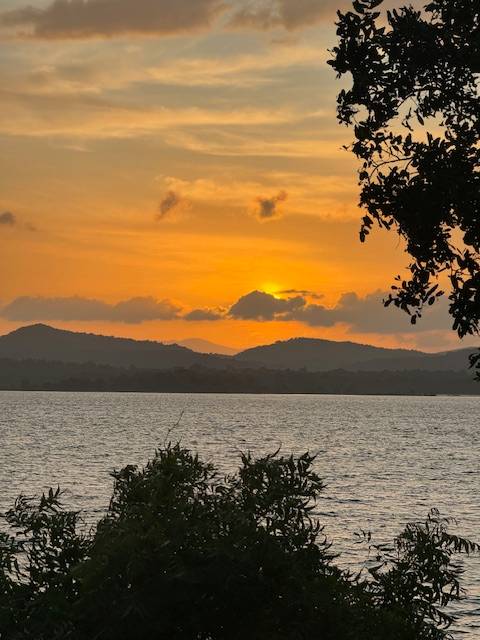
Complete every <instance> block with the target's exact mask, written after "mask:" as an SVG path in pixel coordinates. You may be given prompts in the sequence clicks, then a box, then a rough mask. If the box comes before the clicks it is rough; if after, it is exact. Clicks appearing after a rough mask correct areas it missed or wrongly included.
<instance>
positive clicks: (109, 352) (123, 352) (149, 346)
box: [0, 324, 227, 369]
mask: <svg viewBox="0 0 480 640" xmlns="http://www.w3.org/2000/svg"><path fill="white" fill-rule="evenodd" d="M0 358H11V359H14V360H25V359H32V360H50V361H60V362H77V363H85V362H93V363H96V364H103V365H110V366H114V367H137V368H139V369H171V368H174V367H191V366H193V365H204V366H206V367H211V368H224V367H225V366H227V363H226V362H225V358H224V357H223V356H219V355H206V354H201V353H196V352H194V351H192V350H191V349H187V348H186V347H181V346H178V345H167V344H162V343H161V342H152V341H148V340H141V341H140V340H130V339H126V338H113V337H107V336H99V335H94V334H90V333H75V332H73V331H64V330H61V329H54V328H53V327H49V326H47V325H44V324H35V325H30V326H28V327H22V328H21V329H17V330H16V331H13V332H12V333H9V334H8V335H5V336H0Z"/></svg>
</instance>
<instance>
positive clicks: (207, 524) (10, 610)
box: [0, 445, 478, 640]
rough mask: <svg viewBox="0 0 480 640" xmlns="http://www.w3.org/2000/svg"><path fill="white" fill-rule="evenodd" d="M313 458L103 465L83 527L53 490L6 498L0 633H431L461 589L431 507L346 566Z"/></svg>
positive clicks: (179, 638) (18, 638)
mask: <svg viewBox="0 0 480 640" xmlns="http://www.w3.org/2000/svg"><path fill="white" fill-rule="evenodd" d="M313 462H314V458H313V457H312V456H310V455H309V454H305V455H303V456H301V457H298V458H294V457H281V456H279V455H278V454H274V455H271V456H267V457H265V458H261V459H254V458H252V457H251V456H250V455H244V456H242V459H241V467H240V469H239V471H238V473H237V474H236V475H232V476H228V477H226V478H225V477H222V476H220V475H219V474H218V473H217V471H216V470H215V468H214V467H213V466H212V465H210V464H205V463H203V462H202V461H201V460H199V458H198V457H197V456H195V455H193V454H192V453H191V452H189V451H188V450H186V449H184V448H182V447H180V446H179V445H169V446H166V447H165V448H163V449H161V450H159V451H157V452H156V454H155V456H154V458H153V459H152V460H151V461H150V462H149V463H148V464H147V465H146V467H145V468H143V469H138V468H137V467H132V466H128V467H125V468H124V469H122V470H121V471H118V472H115V473H114V474H113V475H114V479H115V485H114V491H113V496H112V499H111V502H110V506H109V509H108V511H107V513H106V515H105V516H104V517H103V518H102V520H101V521H100V522H99V523H98V525H97V527H96V529H95V530H92V531H91V532H90V533H89V534H88V535H82V534H80V533H79V530H80V529H81V526H80V521H79V518H80V516H79V514H78V513H75V512H69V511H65V510H64V509H63V508H62V506H61V504H60V497H61V495H60V492H59V491H58V490H57V491H52V490H51V491H50V492H49V493H48V494H47V495H44V496H42V498H41V500H40V501H39V502H38V503H37V502H35V501H33V500H29V499H26V498H24V497H20V498H19V499H18V500H17V501H16V503H15V506H14V508H13V509H12V510H11V511H9V512H8V513H7V514H6V519H7V522H8V524H9V525H10V527H11V532H10V534H7V533H4V534H1V537H0V597H1V600H0V638H1V639H2V640H26V639H35V640H55V639H59V638H62V639H72V640H94V639H98V640H100V639H101V640H121V639H125V640H127V639H129V640H130V639H131V640H134V639H135V640H137V639H138V640H147V639H148V640H153V639H155V640H156V639H158V640H237V639H238V640H240V639H242V640H283V639H289V640H294V639H297V638H298V639H303V638H304V639H311V638H319V639H322V640H323V639H324V640H330V639H331V640H349V639H352V640H363V639H365V640H367V639H368V640H387V639H388V640H396V639H398V640H410V639H411V640H414V639H415V640H417V639H418V640H424V639H425V640H427V639H428V640H440V639H442V638H446V637H448V632H447V629H448V626H449V624H450V622H451V619H450V618H449V617H448V616H447V615H446V614H445V613H444V612H443V610H444V607H445V606H446V605H448V604H449V602H451V601H452V600H456V599H458V598H460V596H461V591H460V586H459V582H458V580H459V576H460V573H461V570H460V569H459V568H458V566H457V565H456V564H455V563H453V562H452V555H453V554H454V553H456V552H466V553H471V552H473V551H476V550H477V549H478V548H477V547H476V545H474V544H473V543H470V542H468V541H466V540H463V539H461V538H458V537H455V536H452V535H450V534H449V533H448V530H447V524H448V523H447V522H445V521H443V520H441V519H440V517H439V516H438V514H436V513H431V514H430V515H429V517H428V519H427V521H426V522H425V523H424V524H411V525H408V526H407V528H406V529H405V531H404V532H403V533H402V534H401V535H400V536H399V537H398V538H397V539H396V541H395V544H394V545H393V546H392V547H391V548H390V549H385V548H378V547H376V548H374V553H375V555H376V558H377V560H378V562H377V563H376V565H375V567H373V568H370V570H369V571H368V572H365V573H362V574H360V575H357V576H354V575H351V574H348V573H346V572H345V571H341V570H340V569H339V568H337V567H336V566H335V557H334V555H333V554H332V552H331V547H330V545H329V543H328V542H327V540H326V538H325V535H324V531H323V528H322V527H321V525H320V524H319V522H318V520H317V519H316V517H315V516H314V510H315V505H316V502H317V500H318V498H319V495H320V493H321V491H322V489H323V484H322V481H321V480H320V478H319V477H318V475H317V474H316V473H315V472H314V471H313V468H312V465H313Z"/></svg>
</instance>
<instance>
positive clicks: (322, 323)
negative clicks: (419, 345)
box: [288, 291, 451, 335]
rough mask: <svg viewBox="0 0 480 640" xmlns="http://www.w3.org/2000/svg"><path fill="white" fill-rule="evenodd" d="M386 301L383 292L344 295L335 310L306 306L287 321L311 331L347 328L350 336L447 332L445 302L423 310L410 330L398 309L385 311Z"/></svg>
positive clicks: (406, 318)
mask: <svg viewBox="0 0 480 640" xmlns="http://www.w3.org/2000/svg"><path fill="white" fill-rule="evenodd" d="M386 297H387V294H386V293H384V292H382V291H375V292H374V293H370V294H368V295H366V296H365V297H363V298H362V297H360V296H359V295H358V294H356V293H354V292H350V293H345V294H344V295H342V296H341V297H340V299H339V301H338V302H337V304H336V305H335V306H334V307H330V308H329V307H325V306H323V305H317V304H311V305H305V306H304V307H302V308H299V309H297V310H295V311H294V312H293V313H291V314H289V318H288V319H290V320H296V321H298V322H303V323H305V324H307V325H309V326H311V327H332V326H334V325H336V324H346V325H348V326H349V330H350V332H355V333H377V334H386V335H389V334H390V335H393V334H397V333H418V332H422V331H443V330H447V329H449V328H450V324H451V323H450V322H449V315H448V301H447V300H446V299H440V300H439V301H438V302H437V303H436V304H435V305H434V306H433V307H431V308H428V309H426V310H425V314H424V317H423V318H422V320H421V321H420V322H419V323H418V325H416V326H413V325H412V324H411V323H410V322H409V319H408V316H407V315H406V314H405V313H403V312H402V311H400V310H399V309H397V308H395V307H393V306H391V307H388V308H385V307H384V305H383V300H384V299H385V298H386Z"/></svg>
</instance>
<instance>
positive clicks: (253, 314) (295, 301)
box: [228, 291, 305, 321]
mask: <svg viewBox="0 0 480 640" xmlns="http://www.w3.org/2000/svg"><path fill="white" fill-rule="evenodd" d="M304 306H305V299H304V298H302V296H295V297H293V298H287V299H283V298H276V297H275V296H273V295H271V294H269V293H265V292H263V291H252V293H249V294H247V295H246V296H243V297H242V298H240V300H238V302H236V303H235V304H234V305H233V306H232V307H231V308H230V310H229V312H228V315H229V316H230V317H232V318H236V319H240V320H262V321H265V320H276V319H279V316H282V315H284V314H287V313H294V312H295V311H297V310H298V309H301V308H303V307H304Z"/></svg>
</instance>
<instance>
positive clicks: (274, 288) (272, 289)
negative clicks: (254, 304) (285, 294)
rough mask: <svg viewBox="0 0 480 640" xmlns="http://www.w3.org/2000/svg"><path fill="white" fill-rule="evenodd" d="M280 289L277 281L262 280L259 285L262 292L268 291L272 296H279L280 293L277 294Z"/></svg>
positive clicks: (281, 288)
mask: <svg viewBox="0 0 480 640" xmlns="http://www.w3.org/2000/svg"><path fill="white" fill-rule="evenodd" d="M282 290H283V287H282V286H281V285H279V284H278V282H264V283H263V284H262V286H261V287H260V291H263V292H264V293H268V294H269V295H271V296H273V297H274V298H281V295H280V294H279V292H280V291H282Z"/></svg>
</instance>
